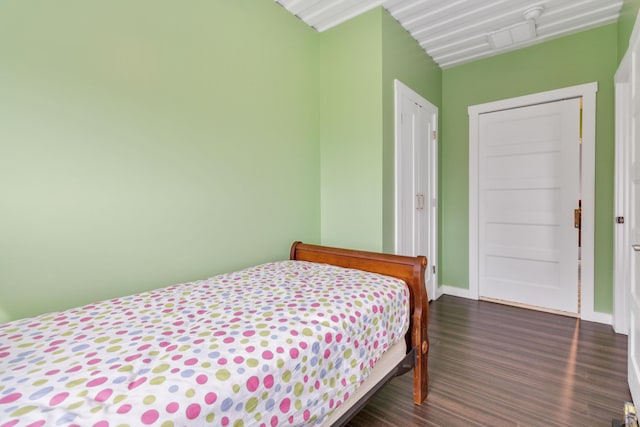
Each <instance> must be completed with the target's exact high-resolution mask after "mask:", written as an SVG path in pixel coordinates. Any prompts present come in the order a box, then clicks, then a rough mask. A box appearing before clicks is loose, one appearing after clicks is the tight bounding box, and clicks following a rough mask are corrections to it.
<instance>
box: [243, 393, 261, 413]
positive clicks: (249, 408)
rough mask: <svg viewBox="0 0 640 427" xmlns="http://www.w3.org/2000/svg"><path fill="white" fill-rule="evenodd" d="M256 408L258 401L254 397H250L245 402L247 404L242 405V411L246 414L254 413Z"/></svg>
mask: <svg viewBox="0 0 640 427" xmlns="http://www.w3.org/2000/svg"><path fill="white" fill-rule="evenodd" d="M257 407H258V399H256V398H255V397H252V398H250V399H249V400H247V404H246V405H244V409H245V411H247V412H248V413H251V412H253V411H255V409H256V408H257Z"/></svg>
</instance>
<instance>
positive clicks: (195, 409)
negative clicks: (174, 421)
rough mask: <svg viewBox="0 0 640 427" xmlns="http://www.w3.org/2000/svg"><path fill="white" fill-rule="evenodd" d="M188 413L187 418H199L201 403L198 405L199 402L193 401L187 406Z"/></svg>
mask: <svg viewBox="0 0 640 427" xmlns="http://www.w3.org/2000/svg"><path fill="white" fill-rule="evenodd" d="M186 414H187V418H189V419H190V420H193V419H195V418H197V417H198V415H200V405H198V404H197V403H192V404H191V405H189V407H188V408H187V411H186Z"/></svg>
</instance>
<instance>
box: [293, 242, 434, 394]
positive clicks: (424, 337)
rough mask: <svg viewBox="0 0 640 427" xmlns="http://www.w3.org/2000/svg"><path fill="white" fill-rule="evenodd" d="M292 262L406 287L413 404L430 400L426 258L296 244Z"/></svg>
mask: <svg viewBox="0 0 640 427" xmlns="http://www.w3.org/2000/svg"><path fill="white" fill-rule="evenodd" d="M291 259H292V260H298V261H310V262H319V263H325V264H332V265H337V266H340V267H346V268H355V269H358V270H364V271H369V272H372V273H378V274H384V275H386V276H392V277H396V278H398V279H401V280H404V281H405V282H406V283H407V285H408V287H409V292H410V294H411V324H410V327H409V332H408V333H407V334H410V340H409V342H408V344H409V345H410V347H411V348H415V349H416V364H415V366H414V368H413V402H414V403H416V404H418V405H419V404H421V403H422V402H423V401H424V400H425V399H426V398H427V392H428V388H429V373H428V369H427V366H428V365H427V360H428V353H429V338H428V334H427V324H428V319H429V299H428V297H427V289H426V287H425V281H424V274H425V269H426V267H427V258H426V257H424V256H417V257H407V256H400V255H388V254H380V253H375V252H365V251H354V250H349V249H338V248H330V247H326V246H317V245H307V244H305V243H302V242H295V243H294V244H293V245H292V246H291Z"/></svg>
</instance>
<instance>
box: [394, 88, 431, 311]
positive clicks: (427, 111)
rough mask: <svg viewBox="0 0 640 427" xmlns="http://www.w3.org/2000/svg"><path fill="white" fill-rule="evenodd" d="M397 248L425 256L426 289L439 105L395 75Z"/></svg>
mask: <svg viewBox="0 0 640 427" xmlns="http://www.w3.org/2000/svg"><path fill="white" fill-rule="evenodd" d="M395 90H396V143H395V144H396V148H395V155H396V157H395V158H396V161H395V169H396V188H395V190H396V212H395V214H396V253H397V254H400V255H409V256H415V255H425V256H426V257H427V260H428V262H429V265H428V268H427V271H426V273H425V282H426V286H427V294H428V295H429V298H430V299H433V298H434V297H435V296H436V290H437V286H438V279H437V277H438V276H437V268H436V265H437V244H438V238H437V226H438V217H437V210H438V208H437V194H438V193H437V189H438V184H437V173H438V153H437V123H438V109H437V108H436V107H435V106H433V105H432V104H430V103H429V102H428V101H426V100H425V99H424V98H422V97H421V96H420V95H418V94H417V93H415V92H414V91H412V90H411V89H409V88H408V87H407V86H405V85H403V84H402V83H400V82H399V81H397V80H396V85H395Z"/></svg>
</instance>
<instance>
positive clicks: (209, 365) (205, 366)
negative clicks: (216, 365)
mask: <svg viewBox="0 0 640 427" xmlns="http://www.w3.org/2000/svg"><path fill="white" fill-rule="evenodd" d="M200 366H202V367H203V368H205V369H207V368H210V367H211V363H209V362H204V363H202V364H201V365H200Z"/></svg>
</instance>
